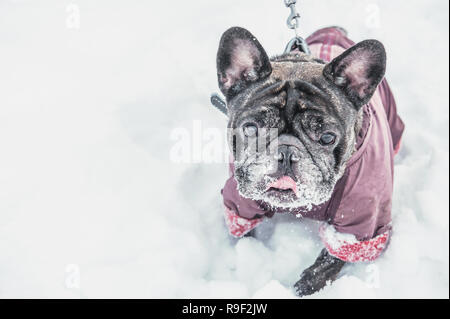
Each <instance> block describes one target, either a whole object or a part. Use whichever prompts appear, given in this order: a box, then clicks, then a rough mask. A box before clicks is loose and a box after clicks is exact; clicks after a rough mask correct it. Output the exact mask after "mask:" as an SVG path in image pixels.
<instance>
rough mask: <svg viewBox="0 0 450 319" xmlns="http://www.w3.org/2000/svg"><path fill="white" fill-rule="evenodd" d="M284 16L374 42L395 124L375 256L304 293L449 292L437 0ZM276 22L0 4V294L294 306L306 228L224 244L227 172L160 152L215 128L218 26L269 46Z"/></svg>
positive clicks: (264, 228) (217, 7)
mask: <svg viewBox="0 0 450 319" xmlns="http://www.w3.org/2000/svg"><path fill="white" fill-rule="evenodd" d="M298 8H299V11H300V12H301V14H302V19H301V32H302V34H304V35H308V34H310V33H311V32H313V31H315V30H316V29H317V28H319V27H323V26H328V25H341V26H343V27H345V28H346V29H347V30H348V31H349V35H350V37H351V38H352V39H354V40H355V41H360V40H363V39H367V38H377V39H379V40H381V41H382V42H383V43H384V44H385V46H386V49H387V52H388V70H387V77H388V79H389V81H390V84H391V86H392V89H393V91H394V93H395V96H396V99H397V103H398V109H399V113H400V114H401V116H402V118H403V120H404V121H405V123H406V132H405V135H404V139H403V148H402V150H401V152H400V155H399V156H398V158H397V159H396V166H395V194H394V204H393V211H392V215H393V224H394V229H395V233H394V235H393V237H392V240H391V244H390V247H389V249H388V250H387V252H386V253H385V254H384V255H383V256H382V257H381V258H380V259H379V260H377V261H376V262H374V263H372V264H355V265H349V266H346V268H345V269H344V271H343V273H342V276H341V277H340V278H339V279H338V280H337V281H336V282H335V283H334V284H333V285H331V286H328V287H326V288H325V289H324V290H322V291H320V292H319V293H317V294H315V295H313V296H312V297H311V298H347V297H360V298H401V297H407V298H410V297H425V298H429V297H440V298H442V297H445V298H448V296H449V255H448V251H449V247H448V243H449V217H448V216H449V197H448V192H449V180H448V174H449V142H448V136H449V134H448V133H449V98H448V85H449V83H448V82H449V81H448V69H449V65H448V61H449V59H448V52H449V51H448V50H449V47H448V1H446V0H432V1H430V0H414V1H412V0H411V1H406V0H402V1H389V0H378V1H377V0H370V1H368V0H345V1H343V0H323V1H315V0H305V1H299V5H298ZM77 11H78V12H79V16H78V15H77ZM288 14H289V10H287V9H286V8H285V7H284V4H283V1H281V0H279V1H274V0H251V1H238V0H226V1H225V0H220V1H219V0H217V1H210V0H190V1H180V0H174V1H137V0H129V1H112V0H98V1H89V0H73V1H71V2H70V1H57V0H54V1H50V0H46V1H31V0H1V1H0V297H44V298H46V297H62V298H79V297H81V298H96V297H106V298H108V297H138V298H141V297H175V298H178V297H190V298H196V297H206V298H209V297H218V298H229V297H244V298H247V297H258V298H266V297H267V298H293V297H294V295H293V292H292V290H291V288H290V287H291V286H292V285H293V284H294V283H295V282H296V280H297V279H298V277H299V275H300V273H301V271H302V269H304V268H305V267H307V266H309V265H310V264H311V263H312V262H313V261H314V260H315V258H316V257H317V255H318V253H319V251H320V250H321V248H322V245H321V243H320V240H319V238H318V235H317V228H318V224H317V223H316V222H313V221H308V220H299V219H296V218H295V217H292V216H277V217H276V218H274V219H272V220H271V221H270V222H268V223H264V224H262V225H261V226H260V228H259V229H258V233H257V238H256V239H255V238H244V239H241V240H239V241H236V240H230V239H229V238H228V235H227V233H226V229H225V226H224V222H223V218H222V204H221V196H220V193H219V191H220V189H221V187H222V186H223V183H224V182H225V179H226V177H227V174H228V172H227V170H228V168H227V166H226V164H224V163H216V164H208V163H204V162H203V163H202V162H197V163H184V164H182V163H181V164H180V163H175V162H174V161H173V158H171V157H170V154H171V148H172V146H173V145H174V140H173V132H174V130H175V129H179V130H180V129H181V130H183V129H185V130H187V131H186V132H188V133H190V134H191V137H192V138H193V140H194V139H195V136H194V135H195V133H194V131H195V129H194V128H195V127H197V128H198V125H199V124H200V125H201V126H202V127H203V128H204V129H206V128H220V129H222V128H224V127H225V125H226V119H225V117H224V116H223V115H222V114H220V113H219V112H217V111H216V110H214V109H213V108H212V107H211V106H210V104H209V94H210V93H211V92H213V91H217V84H216V70H215V54H216V50H217V45H218V41H219V38H220V36H221V34H222V32H223V31H225V30H226V29H227V28H228V27H230V26H233V25H239V26H243V27H246V28H248V29H249V30H250V31H252V32H253V34H254V35H255V36H256V37H258V39H259V40H260V42H261V43H262V44H263V46H264V47H265V48H266V50H267V51H268V53H269V54H278V53H280V52H281V51H282V50H283V48H284V46H285V44H286V43H287V41H288V40H289V39H290V38H291V37H292V35H293V34H292V32H291V31H290V30H288V29H287V28H286V27H285V20H286V18H287V16H288ZM171 137H172V139H171ZM197 140H198V139H197ZM194 143H196V142H193V144H194ZM204 143H207V142H204ZM219 144H220V143H219ZM193 160H195V159H193Z"/></svg>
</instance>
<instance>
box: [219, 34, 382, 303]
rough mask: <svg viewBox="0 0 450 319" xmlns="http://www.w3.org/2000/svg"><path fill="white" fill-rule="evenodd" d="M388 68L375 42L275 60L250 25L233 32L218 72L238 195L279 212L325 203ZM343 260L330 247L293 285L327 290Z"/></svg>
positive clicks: (306, 290) (302, 291)
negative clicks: (323, 55)
mask: <svg viewBox="0 0 450 319" xmlns="http://www.w3.org/2000/svg"><path fill="white" fill-rule="evenodd" d="M385 68H386V53H385V49H384V47H383V45H382V44H381V43H380V42H379V41H377V40H366V41H362V42H360V43H358V44H356V45H354V46H352V47H351V48H349V49H348V50H346V51H345V52H343V53H342V54H341V55H339V56H338V57H336V58H335V59H333V60H332V61H331V62H329V63H326V62H324V61H323V60H321V59H318V58H315V57H313V56H310V55H307V54H304V53H302V52H300V51H294V52H291V53H287V54H283V55H279V56H275V57H272V58H269V57H268V55H267V53H266V52H265V50H264V49H263V47H262V46H261V44H260V43H259V42H258V40H257V39H256V38H255V37H254V36H253V35H252V34H251V33H250V32H249V31H247V30H246V29H243V28H240V27H233V28H231V29H229V30H227V31H226V32H225V33H224V34H223V36H222V38H221V40H220V45H219V49H218V53H217V76H218V84H219V88H220V90H221V92H222V93H223V95H224V96H225V98H226V102H227V112H228V117H229V120H228V128H229V132H232V133H230V134H229V137H228V143H229V147H230V150H232V155H233V158H234V167H235V168H234V169H235V172H234V173H235V175H234V177H235V179H236V182H237V189H238V191H239V194H240V195H242V196H243V197H245V198H250V199H252V200H255V201H258V202H260V203H264V204H265V205H267V207H270V208H271V209H278V208H279V209H280V210H281V211H286V210H290V209H292V208H301V209H304V210H305V211H308V210H310V209H311V208H312V207H315V206H317V205H320V204H322V203H324V202H326V201H327V200H328V199H329V198H330V196H331V195H332V193H333V190H334V189H335V186H336V183H337V182H338V181H339V180H340V178H341V177H342V175H343V173H344V171H345V169H346V166H347V163H348V161H349V159H350V158H351V157H352V155H353V154H354V153H355V151H356V147H355V145H356V136H357V134H358V132H359V131H360V129H361V126H362V120H363V112H362V108H363V106H364V105H365V104H367V103H368V102H369V100H370V99H371V97H372V95H373V94H374V92H375V90H376V88H377V86H378V84H379V83H380V82H381V81H382V79H383V77H384V74H385ZM274 132H275V133H274ZM261 138H263V139H262V140H263V141H264V142H263V144H264V145H263V146H264V147H261V146H260V147H259V148H258V147H256V148H255V147H251V145H254V144H252V143H250V142H251V140H252V139H261ZM250 148H251V149H250ZM345 263H346V262H345V261H343V260H341V259H339V258H336V257H334V256H332V255H331V254H329V252H328V251H327V250H326V249H324V250H323V251H322V252H321V253H320V255H319V257H318V258H317V260H316V262H315V263H314V264H313V265H312V266H311V267H309V268H308V269H306V270H304V271H303V273H302V274H301V276H300V279H299V281H298V282H297V283H296V284H295V288H296V290H297V293H298V295H300V296H303V295H309V294H312V293H314V292H316V291H317V290H319V289H321V288H323V287H324V286H325V285H326V284H327V282H329V281H333V280H334V279H335V278H336V277H337V275H338V274H339V272H340V270H341V269H342V267H343V266H344V265H345Z"/></svg>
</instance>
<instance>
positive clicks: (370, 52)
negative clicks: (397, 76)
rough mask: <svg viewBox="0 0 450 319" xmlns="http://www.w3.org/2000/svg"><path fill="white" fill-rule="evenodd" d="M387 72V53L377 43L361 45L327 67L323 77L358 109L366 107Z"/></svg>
mask: <svg viewBox="0 0 450 319" xmlns="http://www.w3.org/2000/svg"><path fill="white" fill-rule="evenodd" d="M385 70H386V51H385V50H384V46H383V44H381V42H379V41H377V40H366V41H362V42H360V43H358V44H356V45H354V46H353V47H351V48H350V49H348V50H347V51H345V52H344V53H342V54H341V55H339V56H338V57H336V58H335V59H334V60H333V61H331V62H330V63H328V64H327V65H326V66H325V68H324V70H323V75H324V76H325V77H326V78H327V79H328V80H330V81H331V82H333V83H334V84H335V85H337V86H338V87H340V88H342V89H343V90H344V92H345V93H346V95H347V97H348V98H349V99H350V101H352V102H353V104H354V105H355V107H356V108H357V109H360V108H361V107H362V106H363V105H364V104H366V103H368V102H369V100H370V99H371V97H372V95H373V94H374V93H375V90H376V88H377V86H378V84H379V83H380V82H381V80H382V79H383V77H384V72H385Z"/></svg>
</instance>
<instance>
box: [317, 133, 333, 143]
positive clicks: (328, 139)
mask: <svg viewBox="0 0 450 319" xmlns="http://www.w3.org/2000/svg"><path fill="white" fill-rule="evenodd" d="M335 141H336V135H334V134H333V133H325V134H323V135H322V136H321V137H320V144H322V145H331V144H334V142H335Z"/></svg>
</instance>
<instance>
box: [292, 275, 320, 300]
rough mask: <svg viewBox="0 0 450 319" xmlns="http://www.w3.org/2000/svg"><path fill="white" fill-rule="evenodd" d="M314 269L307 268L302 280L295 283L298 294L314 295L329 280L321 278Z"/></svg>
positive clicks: (301, 295) (300, 295) (301, 277)
mask: <svg viewBox="0 0 450 319" xmlns="http://www.w3.org/2000/svg"><path fill="white" fill-rule="evenodd" d="M320 279H321V278H320V276H317V274H316V272H315V270H314V269H310V268H308V269H306V270H305V271H303V273H302V274H301V276H300V280H299V281H297V282H296V283H295V285H294V288H295V292H296V294H297V296H299V297H303V296H308V295H312V294H313V293H315V292H317V291H319V290H320V289H322V288H323V287H325V286H326V284H327V282H326V281H323V280H320Z"/></svg>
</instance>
